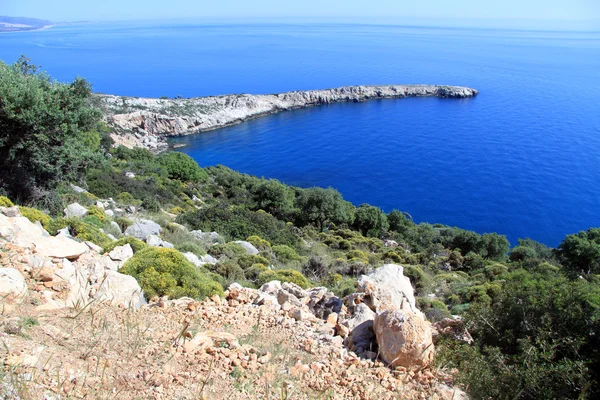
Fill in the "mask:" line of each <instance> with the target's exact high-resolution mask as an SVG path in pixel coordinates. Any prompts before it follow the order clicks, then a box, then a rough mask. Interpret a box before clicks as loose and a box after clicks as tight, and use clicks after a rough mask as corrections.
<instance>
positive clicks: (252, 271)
mask: <svg viewBox="0 0 600 400" xmlns="http://www.w3.org/2000/svg"><path fill="white" fill-rule="evenodd" d="M268 270H269V268H267V266H266V265H265V264H252V266H250V268H248V269H246V270H245V271H244V275H245V277H246V279H247V280H249V281H251V282H256V281H257V280H258V276H259V275H260V274H262V273H263V272H266V271H268Z"/></svg>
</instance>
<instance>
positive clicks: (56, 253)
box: [33, 236, 89, 260]
mask: <svg viewBox="0 0 600 400" xmlns="http://www.w3.org/2000/svg"><path fill="white" fill-rule="evenodd" d="M33 244H34V246H35V252H36V253H37V254H39V255H40V256H42V257H54V258H66V259H69V260H73V259H77V258H78V257H79V256H81V255H82V254H83V253H86V252H88V251H89V247H88V246H86V244H85V243H80V242H77V241H75V240H73V239H71V238H69V237H66V236H49V237H43V238H40V239H36V240H34V242H33Z"/></svg>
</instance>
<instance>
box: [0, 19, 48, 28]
mask: <svg viewBox="0 0 600 400" xmlns="http://www.w3.org/2000/svg"><path fill="white" fill-rule="evenodd" d="M52 25H54V23H53V22H52V21H47V20H44V19H37V18H25V17H7V16H0V32H20V31H33V30H36V29H42V28H45V27H48V26H52Z"/></svg>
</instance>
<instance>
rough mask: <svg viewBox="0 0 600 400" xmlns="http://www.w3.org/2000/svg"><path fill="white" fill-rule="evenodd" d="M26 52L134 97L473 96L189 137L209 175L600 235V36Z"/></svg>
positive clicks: (366, 107)
mask: <svg viewBox="0 0 600 400" xmlns="http://www.w3.org/2000/svg"><path fill="white" fill-rule="evenodd" d="M22 53H23V54H26V55H27V56H28V57H30V58H32V59H33V61H34V62H35V63H36V64H41V65H42V66H43V67H44V69H46V70H47V71H48V72H49V73H50V74H51V75H52V76H54V77H56V78H57V79H59V80H70V79H72V78H73V77H75V76H77V75H79V76H84V77H86V78H87V79H88V80H90V81H91V82H92V83H93V85H94V89H95V90H96V91H99V92H105V93H114V94H122V95H131V96H156V97H158V96H176V95H181V96H184V97H192V96H201V95H215V94H226V93H242V92H245V93H275V92H282V91H287V90H296V89H299V90H305V89H316V88H329V87H336V86H341V85H355V84H387V83H392V84H402V83H432V84H450V85H464V86H470V87H474V88H477V89H478V90H480V95H479V96H478V97H477V98H475V99H470V100H441V99H403V100H381V101H371V102H366V103H361V104H335V105H330V106H325V107H319V108H312V109H305V110H298V111H293V112H288V113H282V114H278V115H273V116H269V117H265V118H262V119H257V120H253V121H249V122H246V123H243V124H241V125H238V126H234V127H230V128H225V129H221V130H218V131H213V132H209V133H203V134H200V135H194V136H190V137H186V138H183V139H180V140H178V141H180V142H184V143H186V144H187V145H188V146H187V147H186V148H184V149H183V151H185V152H187V153H188V154H190V155H192V156H193V157H194V158H195V159H196V160H197V161H198V162H199V163H200V164H201V165H215V164H224V165H227V166H230V167H232V168H234V169H237V170H240V171H242V172H247V173H250V174H255V175H258V176H264V177H269V178H277V179H280V180H282V181H284V182H286V183H289V184H294V185H300V186H314V185H316V186H332V187H335V188H337V189H338V190H340V191H341V192H342V194H343V195H344V197H345V198H346V199H348V200H350V201H352V202H354V203H355V204H357V205H359V204H361V203H363V202H367V203H371V204H374V205H378V206H381V207H382V208H383V209H384V210H386V211H389V210H392V209H393V208H399V209H401V210H404V211H407V212H409V213H410V214H411V215H412V216H413V218H414V219H415V220H416V221H428V222H439V223H444V224H449V225H456V226H460V227H462V228H467V229H473V230H476V231H479V232H490V231H494V232H499V233H503V234H506V235H507V236H508V237H509V239H510V240H511V241H512V242H513V243H514V242H516V239H517V238H520V237H531V238H533V239H536V240H539V241H541V242H543V243H546V244H549V245H553V246H555V245H557V244H558V243H559V242H560V241H561V240H562V238H563V237H564V236H565V235H566V234H568V233H573V232H577V231H579V230H581V229H587V228H589V227H592V226H600V105H599V100H600V32H527V31H508V30H485V29H456V28H453V29H449V28H425V27H400V26H369V25H324V24H323V25H273V24H270V25H267V24H263V25H223V24H220V25H217V24H212V25H210V24H209V25H206V24H204V25H201V24H192V23H190V24H175V23H156V22H153V23H150V22H144V23H134V24H125V23H119V24H94V25H81V26H69V27H57V28H52V29H49V30H46V31H39V32H29V33H15V34H4V35H0V58H1V59H2V60H5V61H7V62H13V61H14V60H16V58H17V57H18V56H19V55H20V54H22Z"/></svg>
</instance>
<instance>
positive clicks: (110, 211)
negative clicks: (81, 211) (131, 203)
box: [104, 210, 116, 223]
mask: <svg viewBox="0 0 600 400" xmlns="http://www.w3.org/2000/svg"><path fill="white" fill-rule="evenodd" d="M104 214H106V216H107V217H109V218H114V217H115V212H114V211H113V210H106V211H104ZM112 222H114V221H112ZM115 223H116V222H115Z"/></svg>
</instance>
